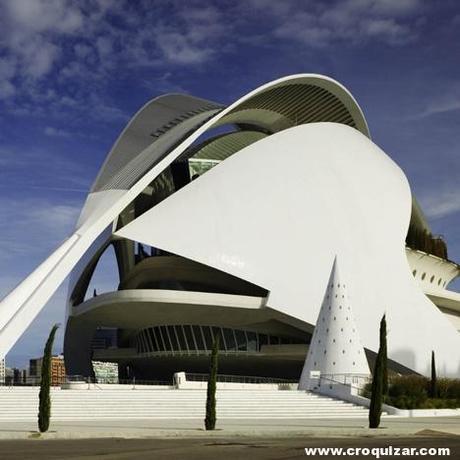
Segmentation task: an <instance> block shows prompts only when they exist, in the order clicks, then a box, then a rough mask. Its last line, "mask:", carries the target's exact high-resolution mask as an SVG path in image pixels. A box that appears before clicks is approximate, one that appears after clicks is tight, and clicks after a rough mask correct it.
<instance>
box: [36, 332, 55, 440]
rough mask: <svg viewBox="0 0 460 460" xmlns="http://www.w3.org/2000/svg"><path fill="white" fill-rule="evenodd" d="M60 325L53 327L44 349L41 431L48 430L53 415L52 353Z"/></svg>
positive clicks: (39, 423) (39, 416)
mask: <svg viewBox="0 0 460 460" xmlns="http://www.w3.org/2000/svg"><path fill="white" fill-rule="evenodd" d="M58 327H59V325H58V324H55V325H54V326H53V327H52V328H51V332H50V335H49V337H48V340H47V341H46V345H45V350H44V351H43V360H42V369H41V382H40V393H39V406H38V429H39V430H40V432H41V433H44V432H45V431H48V428H49V426H50V417H51V398H50V387H51V354H52V352H53V343H54V337H55V335H56V331H57V330H58Z"/></svg>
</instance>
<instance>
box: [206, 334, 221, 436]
mask: <svg viewBox="0 0 460 460" xmlns="http://www.w3.org/2000/svg"><path fill="white" fill-rule="evenodd" d="M218 354H219V336H216V338H215V340H214V344H213V346H212V353H211V364H210V367H209V377H208V390H207V394H206V418H205V420H204V426H205V428H206V430H214V429H215V428H216V384H217V367H218Z"/></svg>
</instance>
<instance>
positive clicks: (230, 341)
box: [224, 328, 236, 351]
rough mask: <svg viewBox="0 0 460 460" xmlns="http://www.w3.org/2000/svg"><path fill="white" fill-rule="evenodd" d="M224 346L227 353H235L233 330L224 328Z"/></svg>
mask: <svg viewBox="0 0 460 460" xmlns="http://www.w3.org/2000/svg"><path fill="white" fill-rule="evenodd" d="M224 337H225V344H226V345H227V351H236V343H235V336H234V335H233V330H232V329H228V328H224Z"/></svg>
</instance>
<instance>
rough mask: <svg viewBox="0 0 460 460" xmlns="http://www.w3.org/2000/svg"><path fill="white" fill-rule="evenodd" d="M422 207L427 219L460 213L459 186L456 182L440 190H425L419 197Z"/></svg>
mask: <svg viewBox="0 0 460 460" xmlns="http://www.w3.org/2000/svg"><path fill="white" fill-rule="evenodd" d="M419 199H420V202H421V204H422V209H423V211H424V212H425V214H426V216H427V217H428V218H429V219H440V218H443V217H447V216H450V215H453V214H457V213H460V186H459V184H458V183H455V184H452V185H451V186H444V187H443V188H442V189H440V190H432V191H430V192H426V193H425V194H423V195H422V196H420V197H419Z"/></svg>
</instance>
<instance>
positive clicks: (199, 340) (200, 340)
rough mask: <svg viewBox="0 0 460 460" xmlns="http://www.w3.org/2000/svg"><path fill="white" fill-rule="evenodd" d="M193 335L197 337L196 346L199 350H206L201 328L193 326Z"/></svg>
mask: <svg viewBox="0 0 460 460" xmlns="http://www.w3.org/2000/svg"><path fill="white" fill-rule="evenodd" d="M192 329H193V335H194V336H195V341H196V346H197V348H198V350H206V347H205V345H204V342H203V336H202V335H201V327H200V326H192Z"/></svg>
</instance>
